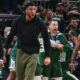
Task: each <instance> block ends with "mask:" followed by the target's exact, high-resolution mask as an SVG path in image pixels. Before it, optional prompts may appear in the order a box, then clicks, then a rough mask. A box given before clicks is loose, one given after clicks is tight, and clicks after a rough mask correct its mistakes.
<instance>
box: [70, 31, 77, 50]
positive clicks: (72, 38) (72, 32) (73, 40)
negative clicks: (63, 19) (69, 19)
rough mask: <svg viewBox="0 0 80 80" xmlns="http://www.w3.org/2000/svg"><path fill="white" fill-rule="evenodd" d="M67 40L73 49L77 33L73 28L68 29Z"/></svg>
mask: <svg viewBox="0 0 80 80" xmlns="http://www.w3.org/2000/svg"><path fill="white" fill-rule="evenodd" d="M69 42H70V45H71V47H72V48H73V49H74V48H75V46H76V44H77V33H76V32H75V31H73V30H70V31H69Z"/></svg>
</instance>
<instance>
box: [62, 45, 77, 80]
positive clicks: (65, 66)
mask: <svg viewBox="0 0 80 80" xmlns="http://www.w3.org/2000/svg"><path fill="white" fill-rule="evenodd" d="M65 52H66V57H65V58H66V59H65V61H62V62H61V67H62V71H63V80H75V79H74V78H73V77H72V76H70V75H69V74H67V72H68V71H69V62H70V59H71V55H72V52H73V49H72V48H71V46H70V45H67V49H65Z"/></svg>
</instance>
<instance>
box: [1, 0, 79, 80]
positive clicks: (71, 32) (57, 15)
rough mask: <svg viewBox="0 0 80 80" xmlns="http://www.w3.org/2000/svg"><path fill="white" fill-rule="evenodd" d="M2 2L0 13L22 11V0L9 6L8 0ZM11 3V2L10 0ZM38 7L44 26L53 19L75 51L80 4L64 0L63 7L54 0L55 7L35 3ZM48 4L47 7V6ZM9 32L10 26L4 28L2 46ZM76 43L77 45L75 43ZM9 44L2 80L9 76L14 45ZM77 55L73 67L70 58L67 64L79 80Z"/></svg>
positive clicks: (17, 0) (15, 0)
mask: <svg viewBox="0 0 80 80" xmlns="http://www.w3.org/2000/svg"><path fill="white" fill-rule="evenodd" d="M0 1H3V2H0V3H3V4H2V5H0V13H8V14H9V13H10V12H12V14H19V15H20V14H21V13H22V12H23V11H22V8H23V6H22V4H23V2H24V0H13V2H12V3H11V2H10V3H11V4H10V5H9V3H7V1H8V0H0ZM10 1H11V0H10ZM35 3H36V4H37V6H38V9H37V15H39V16H40V18H41V19H42V20H43V21H44V23H45V24H46V26H47V27H48V26H49V23H50V21H51V20H52V19H53V18H54V19H56V20H57V21H58V26H59V28H58V30H59V31H60V32H61V33H63V34H64V35H65V37H66V38H67V40H68V41H69V43H70V45H71V47H72V48H73V51H75V47H76V45H77V44H80V41H79V34H80V3H78V4H76V5H74V4H73V5H70V3H69V0H66V3H65V5H64V4H63V2H61V0H58V1H57V0H56V2H55V3H54V2H53V3H54V4H55V5H53V4H52V2H50V3H47V2H46V3H45V4H44V3H42V2H38V3H37V2H36V1H35ZM47 4H49V6H47ZM9 31H10V26H9V27H8V28H7V27H5V30H4V36H1V37H2V43H3V45H4V44H5V39H6V37H7V35H8V34H9ZM14 42H15V39H14V40H13V43H14ZM77 42H78V43H77ZM13 43H12V44H11V46H10V48H9V50H8V54H7V55H6V56H7V63H6V64H5V67H4V68H3V70H2V76H3V79H2V80H6V78H7V77H8V75H9V68H8V67H9V56H10V52H11V48H12V47H13V45H14V44H13ZM79 50H80V45H79ZM78 52H79V53H78V54H77V56H76V58H75V60H74V62H73V63H74V64H75V65H74V67H73V66H71V65H72V63H71V58H70V63H69V70H70V71H71V73H72V74H74V75H75V76H76V77H77V78H78V79H79V80H80V51H78Z"/></svg>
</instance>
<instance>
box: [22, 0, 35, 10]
mask: <svg viewBox="0 0 80 80" xmlns="http://www.w3.org/2000/svg"><path fill="white" fill-rule="evenodd" d="M29 6H36V5H35V3H34V2H33V1H25V2H24V3H23V10H25V9H26V8H28V7H29Z"/></svg>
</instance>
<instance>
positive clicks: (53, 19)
mask: <svg viewBox="0 0 80 80" xmlns="http://www.w3.org/2000/svg"><path fill="white" fill-rule="evenodd" d="M52 21H57V22H58V20H57V19H56V18H52V20H51V21H50V22H49V24H51V22H52Z"/></svg>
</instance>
